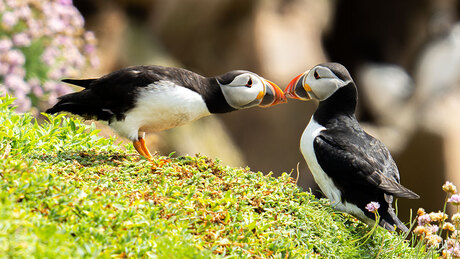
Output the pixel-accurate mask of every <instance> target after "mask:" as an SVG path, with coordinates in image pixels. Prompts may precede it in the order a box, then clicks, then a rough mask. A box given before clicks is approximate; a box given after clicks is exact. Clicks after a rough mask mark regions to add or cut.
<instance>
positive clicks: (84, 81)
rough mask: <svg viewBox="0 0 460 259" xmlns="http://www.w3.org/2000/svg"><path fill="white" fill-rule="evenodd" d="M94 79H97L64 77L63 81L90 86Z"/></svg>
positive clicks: (85, 86)
mask: <svg viewBox="0 0 460 259" xmlns="http://www.w3.org/2000/svg"><path fill="white" fill-rule="evenodd" d="M94 80H96V79H62V82H64V83H68V84H72V85H78V86H81V87H83V88H88V87H89V86H90V84H91V82H93V81H94Z"/></svg>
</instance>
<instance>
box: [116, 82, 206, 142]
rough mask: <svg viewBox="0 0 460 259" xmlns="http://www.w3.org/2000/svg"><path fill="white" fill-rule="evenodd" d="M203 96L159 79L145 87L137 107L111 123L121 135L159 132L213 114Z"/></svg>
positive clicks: (138, 99)
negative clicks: (123, 117)
mask: <svg viewBox="0 0 460 259" xmlns="http://www.w3.org/2000/svg"><path fill="white" fill-rule="evenodd" d="M210 114H211V113H210V112H209V110H208V108H207V107H206V103H205V102H204V100H203V98H202V96H201V95H200V94H198V93H196V92H195V91H192V90H190V89H187V88H185V87H181V86H177V85H175V84H174V83H172V82H168V81H159V82H157V83H155V84H154V85H153V84H152V85H150V86H148V87H146V88H145V89H143V90H142V91H141V92H140V93H139V95H138V98H137V101H136V106H135V108H133V109H131V110H130V111H128V112H127V113H126V114H125V115H126V116H125V119H124V120H121V121H116V122H113V123H112V124H111V125H110V126H111V127H112V128H113V129H114V130H116V131H117V132H118V133H119V134H121V135H123V136H125V137H127V138H129V139H132V140H134V139H137V137H138V132H158V131H162V130H166V129H170V128H174V127H178V126H181V125H184V124H186V123H188V122H191V121H194V120H196V119H199V118H201V117H203V116H207V115H210Z"/></svg>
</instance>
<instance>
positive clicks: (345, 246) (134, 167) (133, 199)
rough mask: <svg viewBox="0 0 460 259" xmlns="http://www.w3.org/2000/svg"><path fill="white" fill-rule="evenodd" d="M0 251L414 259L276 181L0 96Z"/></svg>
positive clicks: (392, 237) (389, 238) (390, 238)
mask: <svg viewBox="0 0 460 259" xmlns="http://www.w3.org/2000/svg"><path fill="white" fill-rule="evenodd" d="M0 100H1V103H0V125H2V127H1V128H0V179H1V181H0V254H1V255H4V256H7V257H14V258H16V257H24V258H26V257H27V258H29V257H31V256H35V257H55V258H68V257H74V258H75V257H78V258H79V257H101V258H109V257H116V256H118V257H158V258H166V257H169V258H203V257H204V258H208V257H238V258H240V257H242V258H246V257H251V258H252V257H257V258H259V257H261V258H265V257H274V258H296V257H305V256H311V257H340V258H357V257H360V258H375V257H382V258H389V257H403V258H416V257H420V256H423V255H421V254H420V253H421V252H420V251H421V249H420V248H419V249H415V248H412V247H411V246H410V244H408V242H406V241H404V238H403V237H402V236H400V235H398V234H395V233H390V232H388V231H386V230H383V229H381V228H377V229H376V230H375V232H373V233H372V235H368V234H369V232H370V231H371V229H370V228H369V227H367V226H366V225H364V224H362V223H360V222H358V221H356V220H355V219H353V218H351V217H349V216H346V215H344V214H342V213H337V212H336V211H334V210H333V209H332V208H331V207H330V206H329V205H328V203H327V201H326V200H318V199H316V198H315V197H314V196H313V195H311V194H310V193H307V192H302V191H301V190H300V189H299V188H298V187H297V186H296V185H295V183H294V182H293V180H292V178H290V177H289V175H287V174H284V175H283V176H281V177H279V178H274V177H271V176H270V175H263V174H262V173H260V172H258V173H255V172H251V171H250V170H249V169H248V168H231V167H227V166H223V165H221V164H220V163H219V161H214V160H210V159H208V158H206V157H204V156H199V155H197V156H194V157H190V156H186V157H178V158H169V159H168V157H159V156H157V157H155V159H157V163H159V164H162V165H161V166H155V167H152V165H151V164H150V163H148V162H147V161H145V160H143V159H140V158H139V156H138V155H137V154H135V153H134V152H133V150H132V149H131V147H129V148H128V151H124V150H123V149H122V148H121V147H119V146H116V145H114V144H113V140H112V139H104V138H100V137H98V136H97V135H96V133H97V132H96V131H95V130H94V129H93V128H91V127H89V126H85V125H84V124H81V123H80V121H79V120H77V119H73V118H66V117H63V116H61V115H59V116H53V117H49V122H47V123H44V124H43V125H38V124H37V123H32V121H33V120H32V118H31V117H30V116H29V115H28V114H24V115H18V114H16V113H14V112H13V111H12V109H11V108H10V106H11V99H9V98H8V97H6V98H2V99H0ZM368 237H369V238H368Z"/></svg>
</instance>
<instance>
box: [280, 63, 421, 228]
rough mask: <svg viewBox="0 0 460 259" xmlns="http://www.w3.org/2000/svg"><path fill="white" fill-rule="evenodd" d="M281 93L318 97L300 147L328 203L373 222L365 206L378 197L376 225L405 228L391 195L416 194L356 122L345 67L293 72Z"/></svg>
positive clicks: (354, 101) (354, 102)
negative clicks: (406, 185) (378, 218)
mask: <svg viewBox="0 0 460 259" xmlns="http://www.w3.org/2000/svg"><path fill="white" fill-rule="evenodd" d="M285 95H286V97H288V98H294V99H299V100H304V101H308V100H311V99H315V100H318V101H319V105H318V107H317V109H316V111H315V113H314V114H313V116H312V117H311V119H310V122H309V123H308V125H307V127H306V128H305V130H304V132H303V134H302V137H301V140H300V151H301V153H302V155H303V156H304V158H305V161H306V162H307V165H308V167H309V169H310V171H311V173H312V175H313V178H314V180H315V182H316V183H317V184H318V186H319V188H320V189H321V191H322V193H323V194H324V195H325V196H326V197H327V198H328V199H329V200H330V201H331V205H332V206H333V207H334V208H335V209H337V210H339V211H342V212H346V213H348V214H351V215H353V216H355V217H356V218H358V219H359V220H361V221H363V222H364V223H366V224H368V225H370V226H373V225H374V224H375V215H374V212H371V211H369V210H368V208H369V207H367V209H366V206H367V205H368V204H370V203H371V202H378V203H379V205H380V207H379V208H378V210H377V212H378V215H379V216H380V220H379V225H380V226H382V227H383V228H385V229H388V230H391V231H394V230H395V229H396V227H397V228H399V229H400V230H401V231H404V232H407V231H408V229H407V227H406V226H405V225H404V224H403V223H402V222H401V220H399V218H398V217H397V215H396V214H395V210H394V208H393V207H392V203H393V199H394V197H396V198H407V199H418V198H419V195H417V194H416V193H414V192H413V191H411V190H409V189H407V188H406V187H404V186H402V185H401V184H400V176H399V171H398V167H397V165H396V163H395V161H394V160H393V158H392V157H391V154H390V152H389V150H388V149H387V148H386V147H385V146H384V144H383V143H382V142H381V141H379V140H378V139H376V138H374V137H372V136H371V135H369V134H367V133H366V132H365V131H364V130H363V129H362V128H361V126H360V125H359V123H358V121H357V119H356V116H355V109H356V105H357V100H358V91H357V88H356V85H355V83H354V81H353V79H352V77H351V75H350V73H349V72H348V70H347V69H346V68H345V67H344V66H343V65H341V64H339V63H323V64H319V65H316V66H315V67H313V68H312V69H311V70H308V71H306V72H305V73H302V74H300V75H298V76H297V77H295V78H294V79H293V80H292V81H291V82H290V83H289V85H288V86H287V87H286V89H285ZM373 204H375V203H373Z"/></svg>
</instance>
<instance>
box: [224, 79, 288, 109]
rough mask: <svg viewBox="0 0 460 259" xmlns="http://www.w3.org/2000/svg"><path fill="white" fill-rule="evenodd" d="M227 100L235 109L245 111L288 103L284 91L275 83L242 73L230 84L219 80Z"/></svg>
mask: <svg viewBox="0 0 460 259" xmlns="http://www.w3.org/2000/svg"><path fill="white" fill-rule="evenodd" d="M217 82H218V84H219V85H220V87H221V89H222V93H223V94H224V97H225V100H226V101H227V103H228V104H229V105H230V106H232V107H233V108H235V109H244V108H249V107H253V106H256V105H259V106H262V107H268V106H272V105H275V104H278V103H281V102H286V98H285V96H284V94H283V91H281V89H279V87H278V86H277V85H275V84H274V83H272V82H270V81H268V80H266V79H264V78H262V77H260V76H258V75H256V74H254V73H251V72H244V73H241V74H239V75H237V76H235V77H234V78H233V80H232V81H231V82H230V83H227V84H223V83H221V82H220V81H219V80H217Z"/></svg>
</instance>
